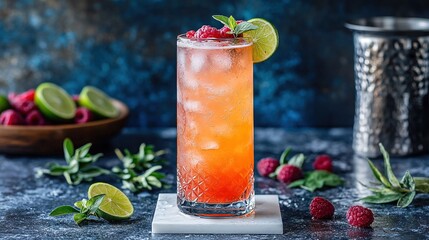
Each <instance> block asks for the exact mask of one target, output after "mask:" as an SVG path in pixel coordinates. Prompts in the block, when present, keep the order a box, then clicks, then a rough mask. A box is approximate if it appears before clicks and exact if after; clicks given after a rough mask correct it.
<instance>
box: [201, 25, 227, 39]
mask: <svg viewBox="0 0 429 240" xmlns="http://www.w3.org/2000/svg"><path fill="white" fill-rule="evenodd" d="M194 37H195V38H220V37H221V35H220V31H219V30H218V29H217V28H215V27H212V26H209V25H203V26H202V27H201V28H200V29H198V30H197V31H196V32H195V34H194Z"/></svg>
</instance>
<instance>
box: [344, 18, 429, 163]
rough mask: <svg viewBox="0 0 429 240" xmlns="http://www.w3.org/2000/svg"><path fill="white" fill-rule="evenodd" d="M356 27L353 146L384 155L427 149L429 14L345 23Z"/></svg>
mask: <svg viewBox="0 0 429 240" xmlns="http://www.w3.org/2000/svg"><path fill="white" fill-rule="evenodd" d="M346 27H347V28H349V29H351V30H353V36H354V60H355V63H354V70H355V84H356V110H355V111H356V112H355V121H354V131H353V148H354V150H355V152H356V153H357V154H359V155H363V156H367V157H376V156H379V155H380V152H379V148H378V143H383V145H384V146H385V147H386V149H387V150H388V151H390V152H391V154H393V155H397V156H405V155H410V154H417V153H422V152H426V151H427V150H428V146H429V95H428V86H429V19H421V18H394V17H378V18H370V19H358V20H354V21H350V22H348V23H346Z"/></svg>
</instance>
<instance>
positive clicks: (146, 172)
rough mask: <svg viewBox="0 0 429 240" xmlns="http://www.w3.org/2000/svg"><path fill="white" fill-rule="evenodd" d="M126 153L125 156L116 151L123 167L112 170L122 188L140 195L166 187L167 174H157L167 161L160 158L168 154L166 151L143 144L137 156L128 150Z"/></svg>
mask: <svg viewBox="0 0 429 240" xmlns="http://www.w3.org/2000/svg"><path fill="white" fill-rule="evenodd" d="M124 152H125V155H124V154H123V153H122V152H121V151H120V150H119V149H116V150H115V153H116V155H117V157H118V158H119V160H121V162H122V167H118V166H117V167H114V168H113V169H112V172H113V173H115V174H116V175H117V176H118V177H119V178H120V179H121V180H122V188H125V189H129V190H130V191H132V192H134V193H138V192H141V191H143V190H152V189H154V188H162V187H163V186H165V184H164V182H163V181H162V179H164V178H165V174H163V173H160V172H157V171H158V170H160V169H162V165H163V164H164V163H165V160H164V159H162V158H160V156H162V155H164V154H165V153H166V151H165V150H160V151H155V150H154V147H153V146H152V145H146V144H141V145H140V148H139V152H138V153H136V154H132V153H131V152H130V151H128V150H127V149H125V150H124Z"/></svg>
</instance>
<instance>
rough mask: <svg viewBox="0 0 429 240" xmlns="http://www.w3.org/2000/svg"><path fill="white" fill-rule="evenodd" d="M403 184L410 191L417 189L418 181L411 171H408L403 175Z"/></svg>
mask: <svg viewBox="0 0 429 240" xmlns="http://www.w3.org/2000/svg"><path fill="white" fill-rule="evenodd" d="M401 186H402V187H404V188H406V189H408V190H410V191H414V190H415V189H416V183H415V182H414V178H413V177H412V176H411V174H410V172H409V171H406V172H405V175H404V177H402V179H401Z"/></svg>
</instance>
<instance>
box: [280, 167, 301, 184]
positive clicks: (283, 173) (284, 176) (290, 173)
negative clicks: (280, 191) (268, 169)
mask: <svg viewBox="0 0 429 240" xmlns="http://www.w3.org/2000/svg"><path fill="white" fill-rule="evenodd" d="M280 168H281V169H280V171H279V172H278V174H277V180H279V181H280V182H284V183H291V182H293V181H296V180H298V179H301V178H303V177H304V175H303V174H302V171H301V169H300V168H298V167H296V166H293V165H289V164H286V165H282V166H280Z"/></svg>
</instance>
